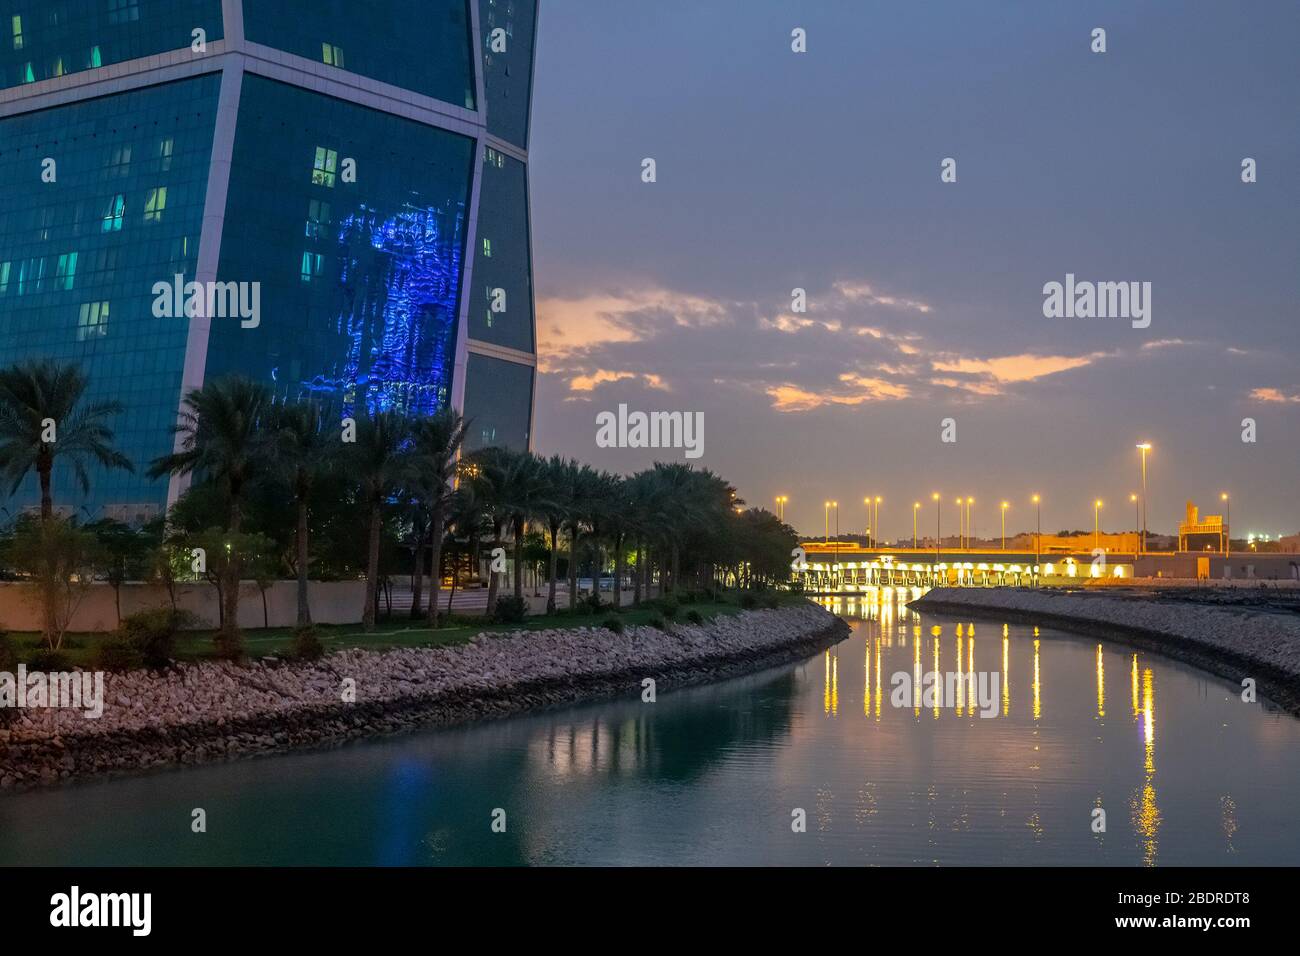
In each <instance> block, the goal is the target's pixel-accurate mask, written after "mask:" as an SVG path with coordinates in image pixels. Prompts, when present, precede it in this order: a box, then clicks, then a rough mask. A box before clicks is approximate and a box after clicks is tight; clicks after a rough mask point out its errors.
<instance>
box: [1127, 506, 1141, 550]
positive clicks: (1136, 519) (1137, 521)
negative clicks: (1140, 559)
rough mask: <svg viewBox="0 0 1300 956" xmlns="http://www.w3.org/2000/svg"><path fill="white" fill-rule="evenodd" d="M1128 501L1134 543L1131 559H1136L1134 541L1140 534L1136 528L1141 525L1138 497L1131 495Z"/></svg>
mask: <svg viewBox="0 0 1300 956" xmlns="http://www.w3.org/2000/svg"><path fill="white" fill-rule="evenodd" d="M1128 500H1129V501H1131V502H1133V538H1134V541H1135V543H1134V545H1133V557H1135V558H1136V557H1137V555H1138V549H1137V544H1136V539H1137V537H1138V536H1139V534H1140V533H1141V532H1140V531H1139V530H1138V526H1139V525H1140V524H1141V523H1142V518H1141V517H1140V516H1139V515H1138V496H1137V495H1136V494H1131V495H1129V496H1128Z"/></svg>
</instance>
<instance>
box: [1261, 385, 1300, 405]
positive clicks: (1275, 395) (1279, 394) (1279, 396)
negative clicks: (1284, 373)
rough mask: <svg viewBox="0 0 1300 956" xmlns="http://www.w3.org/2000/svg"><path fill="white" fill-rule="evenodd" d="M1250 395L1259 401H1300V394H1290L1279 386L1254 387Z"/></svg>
mask: <svg viewBox="0 0 1300 956" xmlns="http://www.w3.org/2000/svg"><path fill="white" fill-rule="evenodd" d="M1250 397H1251V398H1253V399H1254V400H1255V401H1257V402H1283V403H1290V402H1300V395H1288V394H1286V393H1285V392H1283V391H1282V390H1281V389H1278V388H1256V389H1252V390H1251V392H1250Z"/></svg>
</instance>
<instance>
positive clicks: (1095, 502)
mask: <svg viewBox="0 0 1300 956" xmlns="http://www.w3.org/2000/svg"><path fill="white" fill-rule="evenodd" d="M1093 504H1095V505H1096V506H1097V507H1098V508H1100V507H1101V499H1100V498H1098V499H1097V500H1096V501H1094V502H1093Z"/></svg>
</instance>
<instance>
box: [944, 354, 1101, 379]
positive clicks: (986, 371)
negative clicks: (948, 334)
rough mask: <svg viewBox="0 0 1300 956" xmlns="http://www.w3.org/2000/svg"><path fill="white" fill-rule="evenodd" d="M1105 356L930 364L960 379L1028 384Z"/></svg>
mask: <svg viewBox="0 0 1300 956" xmlns="http://www.w3.org/2000/svg"><path fill="white" fill-rule="evenodd" d="M1104 355H1105V353H1104V352H1093V353H1092V354H1090V355H1076V356H1070V355H1004V356H1001V357H999V358H991V359H956V360H945V359H936V360H934V361H932V362H931V363H930V364H931V365H932V366H933V368H934V370H935V371H936V372H958V373H960V374H963V375H987V376H989V377H990V378H992V379H994V380H995V381H997V382H1003V383H1006V382H1031V381H1033V380H1034V379H1036V378H1043V377H1044V376H1047V375H1055V374H1056V373H1057V372H1065V371H1069V370H1070V369H1072V368H1082V367H1083V366H1085V365H1091V364H1092V363H1093V362H1094V361H1096V360H1097V359H1099V358H1102V357H1104Z"/></svg>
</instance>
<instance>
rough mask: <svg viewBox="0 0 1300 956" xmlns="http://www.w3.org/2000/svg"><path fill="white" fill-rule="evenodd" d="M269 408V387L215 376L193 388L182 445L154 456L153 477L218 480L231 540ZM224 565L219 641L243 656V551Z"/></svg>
mask: <svg viewBox="0 0 1300 956" xmlns="http://www.w3.org/2000/svg"><path fill="white" fill-rule="evenodd" d="M269 407H270V393H269V392H268V391H267V389H266V388H265V387H264V386H262V385H260V384H257V383H255V382H251V381H249V380H248V379H245V378H240V377H230V378H222V379H215V380H213V381H210V382H205V383H204V384H203V387H202V388H196V389H191V390H190V392H189V394H187V395H186V396H185V401H184V403H183V408H182V410H181V415H180V422H179V424H177V425H176V427H175V429H174V431H175V432H176V434H177V435H178V436H179V438H180V450H179V451H175V452H173V453H172V454H170V455H163V456H162V457H161V458H158V459H155V460H154V462H153V463H152V464H151V465H150V467H149V476H150V477H151V478H157V477H160V476H162V475H167V474H172V475H190V474H193V473H195V472H198V473H199V474H201V475H202V476H204V477H206V478H208V479H209V480H212V481H215V482H216V483H217V484H218V485H219V486H220V487H221V488H222V490H223V491H224V493H225V496H226V505H227V508H228V512H227V520H226V530H227V531H228V532H230V534H231V536H232V540H237V536H238V535H239V534H240V533H241V530H242V524H243V516H244V512H243V506H244V497H245V494H246V493H247V490H248V485H249V484H250V482H251V481H252V479H253V478H254V477H255V476H256V475H257V474H258V472H259V471H260V470H261V467H262V464H263V463H264V462H265V461H266V458H267V452H268V450H269V449H268V448H267V441H266V434H265V432H263V431H262V430H261V426H262V425H264V424H265V421H264V420H265V418H266V416H267V414H268V410H269ZM223 564H224V565H225V571H226V575H227V578H226V581H225V587H224V589H223V590H224V593H223V595H222V609H221V629H220V630H219V631H218V633H217V637H216V642H217V648H218V650H219V651H220V652H221V653H222V654H223V655H224V656H227V657H231V658H238V657H242V656H243V653H244V644H243V637H242V635H241V634H240V633H239V574H240V563H239V554H238V552H237V551H236V552H232V553H231V555H230V560H229V561H227V562H223Z"/></svg>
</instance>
